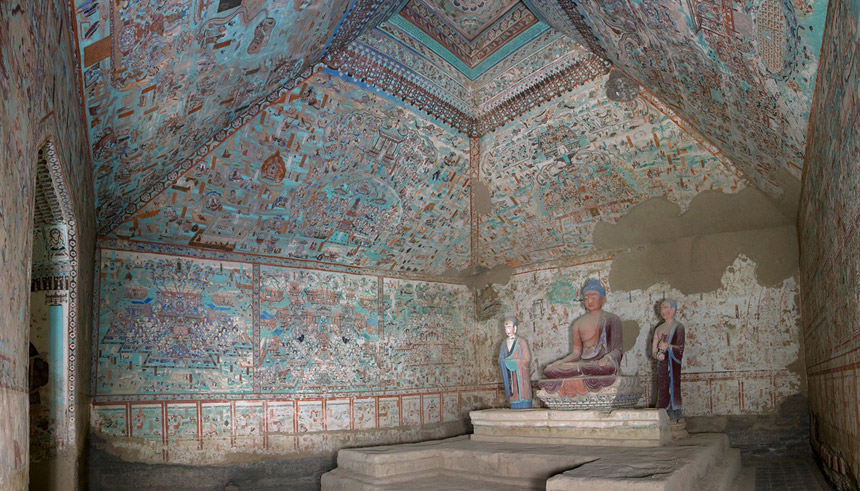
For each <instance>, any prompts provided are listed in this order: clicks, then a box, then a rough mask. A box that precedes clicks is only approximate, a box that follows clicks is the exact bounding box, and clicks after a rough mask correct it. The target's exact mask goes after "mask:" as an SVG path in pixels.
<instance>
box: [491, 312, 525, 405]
mask: <svg viewBox="0 0 860 491" xmlns="http://www.w3.org/2000/svg"><path fill="white" fill-rule="evenodd" d="M505 335H506V337H505V340H504V341H502V346H501V348H500V349H499V366H500V367H501V369H502V380H504V382H505V394H506V395H507V396H508V400H509V401H511V409H530V408H531V407H532V383H531V377H530V373H531V368H530V366H531V360H532V356H531V352H529V345H528V344H527V343H526V340H525V339H523V338H521V337H519V336H517V319H516V318H515V317H509V318H507V319H505Z"/></svg>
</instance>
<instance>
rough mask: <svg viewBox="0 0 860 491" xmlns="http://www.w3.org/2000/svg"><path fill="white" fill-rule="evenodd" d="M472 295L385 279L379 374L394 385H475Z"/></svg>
mask: <svg viewBox="0 0 860 491" xmlns="http://www.w3.org/2000/svg"><path fill="white" fill-rule="evenodd" d="M472 302H473V300H472V294H471V292H470V291H469V289H468V288H467V287H465V286H460V285H444V284H438V283H423V282H416V281H407V280H388V279H386V280H385V297H384V309H385V311H384V312H385V313H384V322H385V327H384V329H383V331H382V333H381V335H382V336H384V340H385V342H384V344H383V354H382V355H383V356H382V359H383V360H384V363H385V369H384V372H385V374H386V378H387V380H388V383H389V384H391V385H394V386H397V387H414V388H425V387H451V386H458V385H466V384H470V383H474V380H475V379H474V376H475V375H474V373H472V370H471V369H470V366H471V364H472V362H471V359H472V356H471V347H470V343H469V342H468V341H467V340H468V339H469V337H470V336H471V333H470V332H469V329H468V326H469V325H470V319H473V318H474V314H473V313H472V312H473V311H474V306H473V303H472Z"/></svg>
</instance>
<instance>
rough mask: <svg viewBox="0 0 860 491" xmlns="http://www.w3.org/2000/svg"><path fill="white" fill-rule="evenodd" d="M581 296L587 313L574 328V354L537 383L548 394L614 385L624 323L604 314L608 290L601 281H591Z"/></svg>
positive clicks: (553, 365) (569, 393)
mask: <svg viewBox="0 0 860 491" xmlns="http://www.w3.org/2000/svg"><path fill="white" fill-rule="evenodd" d="M582 296H583V299H584V300H583V303H584V305H585V310H586V311H587V312H586V313H585V314H584V315H582V316H581V317H579V318H578V319H576V320H575V321H574V322H573V326H572V327H571V333H570V335H571V340H572V344H573V350H572V351H571V353H570V354H569V355H567V356H565V357H564V358H562V359H560V360H558V361H555V362H553V363H550V364H549V365H547V367H546V369H545V370H544V377H545V378H544V379H543V380H540V381H539V382H538V385H539V386H540V388H541V389H544V391H546V392H547V393H549V394H558V395H562V396H575V395H579V394H585V393H588V392H597V391H599V390H600V389H602V388H604V387H608V386H610V385H612V384H613V383H615V380H616V375H617V374H618V369H619V364H620V363H621V356H622V341H621V319H619V318H618V316H617V315H615V314H610V313H609V312H604V311H603V310H602V309H603V305H604V304H605V303H606V290H605V289H604V288H603V286H602V285H601V284H600V282H599V281H598V280H596V279H590V280H588V282H587V283H586V284H585V287H584V288H583V289H582Z"/></svg>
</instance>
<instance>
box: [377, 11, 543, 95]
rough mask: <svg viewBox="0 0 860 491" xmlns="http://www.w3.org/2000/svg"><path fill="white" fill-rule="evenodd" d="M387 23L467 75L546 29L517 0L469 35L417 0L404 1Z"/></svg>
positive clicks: (476, 73)
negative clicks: (401, 7)
mask: <svg viewBox="0 0 860 491" xmlns="http://www.w3.org/2000/svg"><path fill="white" fill-rule="evenodd" d="M445 3H447V2H445ZM389 24H391V25H394V26H397V28H398V29H400V30H402V31H405V32H407V33H409V34H410V35H411V36H412V37H414V38H416V39H418V40H419V41H421V42H422V43H424V44H426V45H427V46H429V47H430V48H431V49H433V51H435V52H436V53H437V54H439V55H441V56H443V57H444V58H446V59H447V60H448V61H449V63H451V64H452V65H454V66H455V67H456V68H457V69H458V70H460V71H461V72H463V73H464V74H466V75H467V76H469V78H475V77H476V76H477V75H479V74H480V73H482V72H483V71H485V70H486V69H487V68H488V67H489V66H492V65H493V64H494V63H495V62H498V60H500V59H502V58H504V57H506V56H507V55H508V54H510V53H511V52H512V51H514V50H516V49H518V48H519V47H521V46H522V45H523V44H524V43H525V42H527V41H528V40H529V39H533V38H534V37H535V36H536V35H538V34H539V33H540V32H543V31H544V30H546V29H548V26H546V25H545V24H543V23H541V22H540V21H539V20H538V18H537V17H536V16H535V15H534V14H533V13H532V12H531V11H530V10H529V9H528V7H526V6H525V5H523V4H522V3H521V2H515V3H513V4H512V5H511V6H510V8H508V9H507V10H506V11H504V12H503V14H502V15H501V17H499V18H496V19H495V20H494V21H493V22H490V23H487V24H486V25H485V26H484V28H483V29H482V30H481V31H480V32H478V33H477V34H476V35H475V36H473V37H467V36H464V35H463V33H462V32H461V31H460V30H459V29H457V27H456V25H453V24H452V23H451V21H450V19H449V18H448V17H447V16H446V15H445V14H440V13H439V11H438V9H434V8H433V7H432V6H431V5H428V4H426V3H423V2H421V1H420V0H412V1H411V2H409V3H408V4H406V6H405V7H404V8H403V9H402V10H401V11H400V12H399V14H398V15H395V16H393V17H392V18H391V19H389ZM479 65H483V67H479Z"/></svg>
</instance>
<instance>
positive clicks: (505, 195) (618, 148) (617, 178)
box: [479, 75, 746, 267]
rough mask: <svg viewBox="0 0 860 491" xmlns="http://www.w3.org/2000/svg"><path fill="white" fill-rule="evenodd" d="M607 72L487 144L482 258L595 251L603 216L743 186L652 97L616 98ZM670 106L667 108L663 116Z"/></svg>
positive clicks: (511, 260)
mask: <svg viewBox="0 0 860 491" xmlns="http://www.w3.org/2000/svg"><path fill="white" fill-rule="evenodd" d="M608 78H609V76H608V75H603V76H601V77H599V78H597V79H595V80H593V81H590V82H588V83H585V84H583V85H581V86H579V87H577V88H576V89H574V90H572V91H571V92H568V93H566V94H564V95H563V96H562V97H558V98H557V99H554V100H553V101H551V102H549V103H547V104H544V105H541V106H540V107H537V108H535V109H532V110H531V111H529V112H527V113H525V114H523V115H522V116H521V117H520V118H519V119H518V120H517V121H515V122H512V123H510V124H507V125H505V126H504V127H502V128H500V129H498V130H496V131H494V132H493V133H491V134H489V135H487V136H485V137H484V138H482V140H481V150H482V155H481V162H480V165H481V168H480V172H481V181H482V182H483V183H486V185H487V186H488V187H489V189H490V192H491V193H492V211H491V212H490V213H488V214H486V215H482V216H481V217H480V234H479V236H480V239H479V240H480V246H479V247H480V253H479V257H480V261H481V263H482V264H484V265H486V266H490V267H491V266H495V265H496V264H506V265H508V266H512V267H515V266H520V265H524V264H534V263H539V262H544V261H547V260H552V259H556V258H559V257H564V256H570V255H584V254H587V253H589V252H592V251H593V247H592V238H591V235H592V232H593V230H594V226H595V224H596V223H597V222H599V221H609V222H611V221H613V220H615V219H617V218H618V217H620V216H621V215H623V214H624V213H625V212H626V211H627V210H629V209H630V208H631V207H632V206H634V205H635V204H637V203H640V202H642V201H644V200H646V199H648V198H651V197H657V196H664V197H667V198H668V199H670V200H671V201H673V202H676V203H678V204H679V205H681V206H682V208H685V207H686V204H687V203H689V202H690V200H691V199H692V198H693V197H694V196H696V195H697V194H698V193H700V192H702V191H705V190H711V189H717V190H724V191H728V192H734V191H737V190H739V189H741V188H743V187H744V186H745V185H746V184H745V181H744V180H743V179H742V178H740V177H739V176H738V175H737V173H736V171H735V169H733V168H732V167H731V166H726V165H724V164H723V160H722V159H720V158H718V156H715V155H714V153H712V150H711V148H710V147H709V146H706V145H703V144H701V143H700V142H698V141H697V140H695V139H694V138H693V137H692V136H691V135H690V134H688V133H687V132H685V131H684V130H683V129H682V128H681V127H679V126H678V124H676V123H675V122H674V120H673V119H672V118H671V116H674V113H673V112H671V110H669V109H668V108H665V107H662V106H655V105H653V104H652V103H651V101H650V99H649V97H648V95H647V94H642V95H640V96H639V97H634V98H633V99H632V100H630V101H628V102H616V101H612V100H609V99H608V97H607V96H606V94H605V93H604V86H605V85H606V83H607V79H608ZM663 111H666V112H663Z"/></svg>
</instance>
